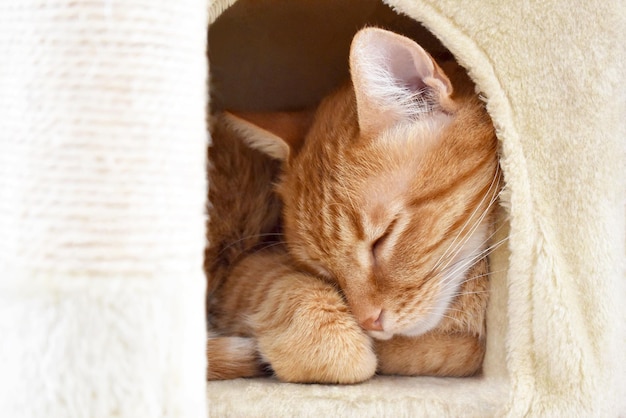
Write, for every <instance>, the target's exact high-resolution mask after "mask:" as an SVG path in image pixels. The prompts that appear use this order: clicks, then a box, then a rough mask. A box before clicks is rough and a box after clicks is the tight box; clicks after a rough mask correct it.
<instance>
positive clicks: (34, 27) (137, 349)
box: [0, 0, 207, 418]
mask: <svg viewBox="0 0 626 418" xmlns="http://www.w3.org/2000/svg"><path fill="white" fill-rule="evenodd" d="M206 28H207V5H206V2H204V1H202V0H183V1H177V2H168V1H162V0H159V1H152V2H145V1H139V0H109V1H104V0H103V1H90V2H80V1H79V2H76V1H69V0H62V1H56V2H49V1H44V0H29V1H22V0H7V1H3V2H2V5H0V57H1V58H0V91H1V92H2V94H0V115H1V116H0V231H2V232H1V236H2V239H0V335H2V340H3V341H2V343H1V344H0V371H1V372H0V394H1V395H0V416H2V417H14V418H19V417H44V416H45V417H110V416H116V417H165V416H167V417H203V416H206V405H205V404H206V400H205V399H206V393H205V370H206V364H205V363H206V360H205V353H204V347H205V324H204V288H205V278H204V275H203V272H202V254H203V248H204V242H205V233H204V223H205V222H204V204H205V199H206V184H205V183H206V180H205V177H206V176H205V156H206V134H205V125H204V120H205V108H206V105H205V102H206V92H205V90H206V74H207V68H206V59H205V48H206Z"/></svg>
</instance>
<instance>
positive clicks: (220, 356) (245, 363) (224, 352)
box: [207, 333, 266, 380]
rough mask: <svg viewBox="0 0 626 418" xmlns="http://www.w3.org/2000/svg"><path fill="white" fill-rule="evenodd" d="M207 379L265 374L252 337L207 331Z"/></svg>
mask: <svg viewBox="0 0 626 418" xmlns="http://www.w3.org/2000/svg"><path fill="white" fill-rule="evenodd" d="M207 359H208V361H209V367H208V370H207V379H208V380H225V379H236V378H238V377H255V376H263V375H265V374H266V371H265V370H264V367H263V364H262V362H261V359H260V356H259V353H258V351H257V349H256V342H255V341H254V339H253V338H246V337H232V336H227V337H222V336H217V335H215V334H212V333H209V338H208V340H207Z"/></svg>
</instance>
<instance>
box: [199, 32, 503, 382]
mask: <svg viewBox="0 0 626 418" xmlns="http://www.w3.org/2000/svg"><path fill="white" fill-rule="evenodd" d="M350 67H351V78H352V80H351V83H350V84H348V85H346V86H344V87H343V88H340V89H339V90H338V91H336V92H335V93H333V94H331V95H330V96H329V97H327V98H326V99H324V100H323V101H322V103H321V104H320V105H319V107H318V109H317V111H316V113H315V116H314V117H313V118H311V117H310V115H309V114H299V115H295V114H294V115H292V116H293V119H294V120H297V121H298V122H293V121H292V122H290V123H288V124H286V123H285V115H286V114H281V115H280V117H275V118H272V115H268V114H265V115H252V116H251V115H241V114H240V115H235V114H225V115H223V116H221V118H220V125H221V126H222V128H220V129H226V131H227V132H230V133H229V135H230V136H231V138H230V139H231V140H232V139H233V138H232V137H239V140H243V141H246V142H248V144H249V145H250V146H251V147H253V148H257V149H259V150H263V151H264V152H265V153H267V154H269V155H270V156H271V157H272V158H274V159H279V160H282V161H283V163H282V168H281V176H280V178H279V179H278V180H276V181H277V183H278V184H277V192H278V196H280V201H281V202H282V205H283V209H282V228H283V231H282V235H280V236H279V238H277V239H276V241H275V242H273V243H271V244H269V245H271V246H272V248H268V249H260V250H259V249H258V248H257V244H261V243H262V242H261V241H260V238H259V237H261V236H262V234H263V233H264V232H263V231H271V230H274V229H273V228H274V227H275V226H276V225H277V224H278V223H279V220H278V216H277V214H276V207H277V206H276V202H275V201H274V200H273V199H275V198H274V197H270V196H269V195H268V194H267V189H266V188H267V187H268V186H267V185H265V186H262V187H261V193H259V190H255V189H254V187H252V188H249V190H248V191H249V192H250V193H251V194H252V195H254V196H256V197H255V198H253V200H252V202H254V203H253V206H254V207H256V208H257V209H258V212H257V213H259V214H261V215H260V216H261V217H262V218H263V222H260V223H259V225H257V226H256V227H252V228H250V227H244V228H242V226H241V225H242V224H246V223H248V222H250V221H251V215H246V216H243V217H240V219H238V220H234V218H235V217H237V212H236V211H237V210H239V209H235V208H233V209H232V210H231V212H230V213H229V214H228V215H225V216H224V217H221V218H220V216H222V214H220V213H219V211H218V210H217V209H220V208H219V207H218V206H216V205H218V202H219V199H221V193H222V191H220V192H219V194H215V195H214V196H213V199H212V201H213V202H214V208H213V213H211V215H212V216H213V219H216V217H218V220H217V222H226V223H228V222H234V223H233V224H230V225H225V227H226V226H228V227H229V228H230V230H231V231H237V233H238V234H239V236H237V233H235V236H232V237H228V239H227V240H224V237H223V236H210V237H209V239H210V241H212V243H213V244H212V246H214V247H220V246H221V247H224V246H225V248H231V249H232V245H235V246H237V247H238V248H237V254H238V255H237V257H232V256H231V257H226V258H225V257H224V256H223V253H216V252H215V251H214V250H213V252H211V251H209V252H208V253H209V254H211V256H212V258H208V260H209V261H211V263H213V264H215V263H217V264H219V263H220V262H223V266H224V267H225V270H224V272H225V273H224V274H222V275H221V276H220V275H219V274H218V275H213V276H212V278H211V280H213V284H211V283H210V285H209V289H210V297H209V316H210V321H211V323H212V326H213V327H214V329H215V330H217V331H218V332H220V333H222V334H223V335H231V336H245V337H248V338H251V339H252V340H253V341H255V343H256V350H257V354H258V356H257V358H258V359H259V360H257V361H258V362H259V363H267V364H269V365H270V366H271V368H272V370H273V371H274V373H275V374H276V376H277V377H278V378H280V379H282V380H285V381H290V382H322V383H355V382H359V381H363V380H365V379H368V378H369V377H371V376H372V375H373V374H374V373H375V372H376V371H378V372H379V373H384V374H404V375H438V376H467V375H472V374H475V373H476V372H477V371H478V370H479V369H480V366H481V364H482V358H483V355H484V349H485V344H484V338H485V320H484V315H485V309H486V304H487V301H488V296H487V295H488V293H487V292H488V265H487V253H488V250H489V247H488V244H487V243H488V239H489V237H490V234H491V231H492V226H491V224H492V216H491V213H492V209H493V207H494V205H495V202H496V201H497V196H498V194H499V191H500V186H501V178H500V171H499V166H498V158H497V140H496V137H495V132H494V128H493V125H492V123H491V121H490V119H489V117H488V115H487V113H486V112H485V109H484V105H483V103H482V102H481V101H480V100H479V99H478V97H477V96H476V94H475V92H474V87H473V85H472V84H471V82H470V81H469V79H468V78H467V76H466V75H465V74H464V72H463V71H462V70H461V69H460V68H459V67H458V66H457V65H456V64H454V63H446V64H443V65H442V66H439V65H438V64H437V63H435V62H434V60H432V58H431V57H430V56H429V55H428V54H427V53H426V52H425V51H423V50H422V49H421V48H420V47H419V46H418V45H417V44H415V43H414V42H413V41H411V40H409V39H407V38H404V37H402V36H400V35H396V34H393V33H390V32H387V31H384V30H381V29H374V28H368V29H364V30H362V31H360V32H359V33H358V34H357V35H356V37H355V39H354V41H353V44H352V48H351V54H350ZM273 121H274V122H273ZM304 126H306V127H307V128H308V129H304V128H303V127H304ZM302 139H303V141H301V140H302ZM215 147H217V144H216V145H215ZM233 149H234V150H235V151H236V152H239V148H233ZM248 152H251V151H248ZM266 163H267V161H266ZM243 171H245V170H243ZM272 173H274V172H273V171H272ZM232 175H237V174H236V173H232ZM227 177H228V176H227ZM256 178H257V179H258V177H256ZM265 180H266V181H267V184H270V183H271V182H272V181H273V174H268V175H266V177H265ZM214 182H215V180H214V179H213V178H212V179H211V184H212V185H213V184H214ZM218 187H219V186H218ZM246 198H247V197H242V199H246ZM262 201H263V202H265V203H263V202H262ZM267 202H270V203H271V204H269V205H268V204H267ZM272 202H273V203H272ZM242 205H243V208H244V209H245V208H247V207H248V203H242ZM222 210H223V208H222ZM257 216H258V215H257ZM237 222H240V223H241V224H237ZM260 225H265V226H263V227H261V226H260ZM225 229H228V228H225ZM214 230H215V228H214V229H213V230H210V233H213V231H214ZM247 239H251V240H252V241H251V242H249V243H248V244H246V246H244V247H246V248H243V247H242V245H241V243H242V242H246V240H247ZM229 240H230V241H229ZM238 240H241V241H238ZM255 240H256V241H255ZM226 242H239V244H231V243H227V244H224V243H226ZM210 247H211V246H210ZM255 248H257V249H256V250H255ZM220 251H224V250H220ZM220 260H221V261H220ZM224 260H225V261H224ZM209 270H210V271H209V273H210V272H211V269H209ZM208 355H209V376H210V378H211V368H213V367H218V365H213V366H212V364H214V361H215V362H216V361H217V358H218V357H217V355H218V354H217V353H215V354H212V353H211V350H210V348H209V352H208ZM212 359H214V360H212ZM242 361H248V362H249V361H250V358H249V357H248V360H245V359H242ZM235 363H236V359H235ZM259 370H260V369H259ZM234 374H235V375H236V373H234ZM226 375H228V374H226ZM229 376H232V374H230V375H229ZM213 378H217V377H213Z"/></svg>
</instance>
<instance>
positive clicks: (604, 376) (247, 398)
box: [0, 0, 626, 418]
mask: <svg viewBox="0 0 626 418" xmlns="http://www.w3.org/2000/svg"><path fill="white" fill-rule="evenodd" d="M246 1H247V3H245V2H246ZM232 3H233V1H231V0H215V1H209V3H208V15H207V3H206V2H205V1H199V0H180V1H176V2H172V1H164V0H154V1H150V2H146V1H140V0H123V1H122V0H106V1H105V0H96V1H68V0H59V1H55V2H50V1H45V0H29V1H23V0H6V1H3V2H2V4H1V5H0V57H2V58H1V59H0V92H1V94H0V115H1V116H0V231H1V239H0V336H1V337H2V341H1V343H0V416H2V417H12V418H21V417H52V418H56V417H59V418H60V417H128V418H137V417H184V418H188V417H191V418H193V417H206V416H207V413H208V414H209V416H211V417H227V416H228V417H279V416H284V417H295V416H310V417H322V416H337V417H363V416H372V417H374V416H375V417H385V416H389V417H412V416H436V417H439V416H454V417H456V416H480V417H485V416H503V415H504V416H510V417H520V416H541V417H544V416H553V417H564V416H601V417H616V416H620V415H621V416H624V415H626V401H625V399H626V385H625V384H624V383H623V380H624V378H626V349H624V347H626V307H625V306H626V305H625V304H624V300H626V291H625V283H626V280H625V279H626V278H625V276H624V255H625V238H626V227H625V212H624V210H625V203H626V199H625V197H626V195H625V190H626V182H625V175H624V172H625V170H624V162H625V158H624V151H625V138H626V122H625V119H624V116H625V115H626V89H625V88H624V83H625V81H626V72H625V68H624V62H626V49H625V47H624V42H623V41H624V39H626V29H625V28H626V8H625V7H624V5H623V3H621V2H605V1H601V0H591V1H589V2H585V3H578V4H576V5H573V4H571V3H569V2H558V1H552V2H550V1H548V2H537V3H535V4H529V3H528V2H517V1H492V2H481V3H480V5H479V6H477V5H469V4H467V3H461V2H456V1H449V0H442V1H429V0H389V2H388V3H389V5H390V6H391V7H392V8H393V9H394V10H395V11H396V12H398V13H401V14H404V15H406V16H408V17H407V19H408V20H409V21H411V22H415V25H417V22H421V23H422V24H423V25H424V26H425V27H426V28H427V29H428V30H429V31H430V32H432V33H433V34H434V35H435V36H436V37H437V38H438V39H439V40H440V41H441V44H442V45H443V46H445V47H446V48H447V49H448V50H449V51H450V52H452V53H453V54H454V56H456V58H457V59H458V60H459V61H460V63H461V64H463V65H464V66H465V67H466V68H467V69H468V71H469V73H470V75H471V76H472V78H473V79H474V81H475V82H476V84H477V86H478V88H479V89H480V91H481V94H482V95H483V96H484V97H485V98H486V99H487V103H488V106H487V108H488V111H489V113H490V115H491V116H492V118H493V121H494V124H495V126H496V128H497V132H498V136H499V138H500V140H501V142H502V168H503V170H504V173H505V177H506V181H507V188H506V194H505V196H504V197H503V210H502V215H501V224H502V225H503V227H502V228H501V229H500V233H499V235H500V236H499V237H498V238H496V239H504V238H506V237H507V236H508V237H509V239H508V241H507V245H505V246H502V247H501V248H500V250H499V251H497V252H496V253H494V255H493V257H492V270H493V271H494V274H493V276H492V298H491V304H490V307H489V312H488V324H487V325H488V352H487V356H486V359H485V364H484V370H483V373H482V375H481V376H478V377H474V378H466V379H441V378H403V377H376V378H374V379H372V380H371V381H368V382H366V383H364V384H360V385H354V386H323V385H290V384H282V383H279V382H277V381H275V380H272V379H254V380H234V381H225V382H211V383H209V384H208V386H207V384H206V382H205V380H204V377H205V368H206V359H205V356H204V347H205V346H204V344H205V319H204V287H205V278H204V275H203V272H202V254H203V248H204V245H205V242H204V241H205V238H204V222H205V219H204V205H205V196H206V184H205V155H206V133H205V131H206V124H205V114H206V100H207V94H206V93H207V92H206V86H207V62H206V35H207V27H208V26H207V25H211V24H214V25H211V27H215V28H217V27H218V25H220V21H222V22H228V20H229V19H233V15H231V17H230V18H229V17H228V15H227V14H228V13H231V11H232V13H241V14H239V15H237V14H235V15H234V16H239V17H240V18H242V19H244V18H245V19H247V20H245V19H244V20H242V21H241V22H246V25H248V24H250V22H254V21H255V19H257V18H258V19H261V17H262V16H265V14H264V13H266V12H264V10H266V11H267V10H270V12H269V13H270V15H271V11H272V10H273V11H274V12H275V14H274V16H275V18H276V16H278V17H280V13H279V12H280V11H281V10H286V9H285V8H287V9H291V10H293V7H294V5H295V6H296V9H297V7H300V6H301V7H302V12H301V13H299V12H297V10H296V11H295V12H294V13H295V15H292V16H291V17H290V18H289V19H280V20H278V21H277V22H275V23H276V25H273V27H285V28H287V29H288V28H290V27H291V28H296V29H297V28H300V27H306V25H307V22H309V23H310V22H311V21H310V19H312V16H316V15H317V16H321V17H323V18H324V20H325V23H326V24H328V25H331V26H332V25H336V24H338V23H339V26H338V27H344V28H346V33H347V32H351V33H354V32H356V30H357V29H358V25H357V23H358V22H361V23H362V21H361V20H360V17H359V16H360V13H364V14H367V13H369V12H368V10H369V9H368V8H369V7H379V6H372V2H371V1H366V0H363V1H359V0H352V1H345V2H324V1H321V0H320V1H317V2H316V1H313V0H298V1H296V0H289V1H282V2H281V1H278V0H263V1H261V0H258V1H250V0H239V1H238V2H237V3H236V4H234V5H233V7H230V8H229V6H231V4H232ZM329 3H335V6H336V7H338V8H339V9H337V10H335V11H334V12H328V11H326V10H324V9H323V7H325V6H323V5H324V4H326V5H328V4H329ZM239 4H241V5H246V4H247V6H249V7H250V9H247V10H246V9H245V8H244V9H243V11H241V12H237V9H236V7H239ZM287 5H289V7H287ZM222 15H223V16H222ZM357 15H359V16H357ZM207 16H208V19H207ZM294 16H295V17H294ZM283 17H284V16H283ZM292 18H293V19H296V20H292ZM298 19H299V20H298ZM342 19H343V20H342ZM341 22H344V25H343V26H342V25H341ZM382 23H385V22H382ZM246 25H243V24H242V26H241V29H242V31H241V33H243V32H245V31H244V30H243V29H245V28H247V27H248V26H246ZM323 27H324V26H323V25H321V26H318V28H317V29H318V30H313V31H312V30H308V31H307V32H306V33H309V35H308V36H310V37H312V38H313V41H317V45H319V46H321V48H320V49H319V50H317V51H315V50H312V49H306V48H304V49H302V48H301V49H300V52H301V54H299V55H300V56H301V57H300V58H298V59H299V60H300V61H297V60H296V59H295V58H294V60H292V59H291V57H290V56H289V55H284V54H283V53H284V52H285V51H290V49H289V48H290V47H289V45H288V44H285V43H284V42H281V41H280V38H272V36H269V35H268V36H267V37H266V38H265V42H266V45H267V46H268V49H258V48H257V49H255V51H256V52H254V51H253V49H254V48H251V49H249V50H245V49H244V50H238V49H236V48H235V47H234V46H236V45H237V42H240V41H241V39H242V38H241V36H243V35H241V36H240V34H239V32H238V31H237V29H236V27H234V29H233V27H232V26H231V29H228V25H226V29H224V30H223V31H222V32H220V33H221V34H222V35H224V34H225V35H226V39H228V37H229V36H230V39H231V40H230V41H228V40H227V41H225V43H223V44H222V46H223V47H224V48H225V49H224V50H223V51H222V52H220V50H219V49H217V50H216V51H215V52H216V53H217V54H218V55H216V57H218V58H219V56H225V57H227V58H228V57H229V56H230V57H231V59H234V60H235V61H237V62H239V63H240V65H239V66H238V68H234V67H230V68H229V67H228V64H227V63H226V64H224V67H220V65H221V64H220V62H221V61H219V60H218V59H217V58H216V61H215V62H216V64H215V65H216V67H215V68H213V67H212V68H211V74H213V75H214V78H213V80H212V81H211V83H210V84H209V85H210V88H209V90H210V93H211V97H212V100H213V106H214V107H215V108H217V107H219V106H227V105H229V106H233V107H237V106H239V107H243V106H248V107H250V108H262V107H280V106H288V105H291V106H296V105H304V104H306V103H307V102H310V101H312V100H313V99H314V98H316V97H317V98H319V95H320V93H321V92H323V91H325V90H326V89H328V87H329V86H328V85H326V84H325V83H326V82H328V83H331V81H332V77H334V76H335V75H336V74H340V73H341V71H343V70H341V69H340V68H339V67H333V66H332V65H317V66H316V67H315V68H317V70H316V71H311V72H308V73H300V72H298V71H295V70H294V68H295V69H297V68H301V67H297V65H298V63H300V64H302V63H305V64H307V63H308V64H311V66H312V65H313V64H315V63H317V64H323V63H328V62H327V61H325V60H327V59H329V60H330V61H329V62H331V63H335V62H337V63H338V62H339V58H333V57H335V56H334V55H333V53H334V52H332V51H331V50H332V48H331V46H332V45H337V44H340V43H341V42H343V39H344V38H343V35H342V34H345V33H344V32H341V33H339V32H336V33H331V34H330V35H329V34H328V33H326V34H324V31H323V30H322V29H323ZM333 27H335V26H333ZM403 27H404V29H407V27H406V26H403ZM413 27H414V26H411V27H409V28H408V29H407V30H409V31H410V30H412V29H411V28H413ZM216 30H217V29H216ZM229 30H230V32H229ZM218 35H219V33H218ZM218 35H216V37H219V36H222V35H219V36H218ZM418 35H419V34H418ZM324 36H327V37H329V39H331V40H334V42H330V43H325V44H323V43H322V42H321V39H326V38H324ZM418 37H419V36H418ZM257 39H258V40H259V41H263V39H260V38H257ZM346 39H349V37H347V38H346ZM314 44H316V42H312V43H311V45H314ZM255 45H256V44H255ZM272 45H274V46H276V48H274V49H272V48H270V46H272ZM280 45H282V46H283V47H284V48H286V49H285V50H281V49H280V48H279V46H280ZM294 45H297V44H294ZM434 47H435V48H436V45H435V46H434ZM215 48H219V46H216V47H215ZM213 52H214V51H213V50H209V56H210V57H211V56H212V53H213ZM245 53H247V54H249V55H248V56H246V55H245ZM220 54H222V55H220ZM253 54H256V57H257V59H258V61H256V64H258V65H255V66H251V65H246V61H245V59H246V58H247V57H248V58H252V56H253ZM337 57H339V56H337ZM335 59H337V61H335ZM307 60H309V61H307ZM264 62H265V64H268V63H269V64H276V63H279V64H281V65H283V66H284V67H282V68H287V69H291V71H288V72H287V73H288V74H291V76H298V75H303V76H311V75H312V74H313V75H316V77H319V78H318V79H317V80H315V79H308V80H306V83H303V82H300V83H296V84H292V85H286V84H283V85H282V88H281V85H272V82H274V81H276V80H277V78H276V77H274V78H272V77H269V76H267V74H268V73H267V72H266V73H263V71H262V68H268V67H267V66H265V67H263V66H262V65H260V64H262V63H264ZM292 65H294V66H296V67H293V68H292V67H290V66H292ZM336 68H339V69H336ZM246 71H247V72H248V74H249V75H250V77H256V78H253V80H255V83H251V84H248V85H247V86H248V87H247V88H248V90H247V92H248V93H249V101H245V100H243V99H242V97H243V96H242V94H243V93H245V92H246V91H245V89H244V91H243V93H238V92H237V90H236V89H237V86H238V85H240V84H241V82H242V81H241V80H240V82H239V83H237V82H236V80H235V81H233V79H229V78H228V74H231V73H232V74H246ZM326 72H327V73H328V74H327V73H326ZM287 73H286V74H287ZM224 74H226V76H224ZM307 74H308V75H307ZM280 79H281V78H278V80H280ZM293 80H295V79H293V78H292V79H289V78H285V79H284V80H283V81H284V82H287V81H293ZM320 80H321V81H320ZM323 80H331V81H323ZM332 82H334V81H332ZM229 83H230V84H229ZM244 85H245V83H244ZM253 85H256V86H261V90H258V91H257V90H254V89H252V87H250V86H253ZM263 89H266V90H263ZM229 91H230V93H228V92H229ZM268 91H269V92H270V93H271V94H269V93H268ZM281 91H282V92H283V93H280V92H281ZM225 92H226V93H225ZM272 92H273V93H272ZM285 92H286V93H285ZM238 100H239V101H238ZM207 399H208V402H207Z"/></svg>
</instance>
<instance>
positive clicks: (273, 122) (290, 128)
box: [222, 110, 314, 161]
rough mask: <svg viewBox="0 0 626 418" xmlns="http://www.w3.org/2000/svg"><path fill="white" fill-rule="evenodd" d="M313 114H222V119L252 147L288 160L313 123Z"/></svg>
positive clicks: (304, 111)
mask: <svg viewBox="0 0 626 418" xmlns="http://www.w3.org/2000/svg"><path fill="white" fill-rule="evenodd" d="M313 114H314V111H313V110H302V111H295V112H236V113H235V112H224V113H223V115H222V117H223V119H224V121H225V122H226V124H227V125H228V126H230V127H231V129H233V130H235V131H236V132H238V133H239V134H240V135H241V137H242V138H243V140H244V141H245V142H246V143H247V144H248V145H249V146H250V147H251V148H254V149H257V150H259V151H261V152H263V153H265V154H267V155H269V156H270V157H272V158H275V159H278V160H282V161H287V160H288V159H289V157H290V156H292V155H293V154H294V153H295V152H297V151H298V150H299V149H300V147H301V145H302V142H303V141H304V137H305V136H306V134H307V132H308V131H309V128H310V127H311V124H312V122H313Z"/></svg>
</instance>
